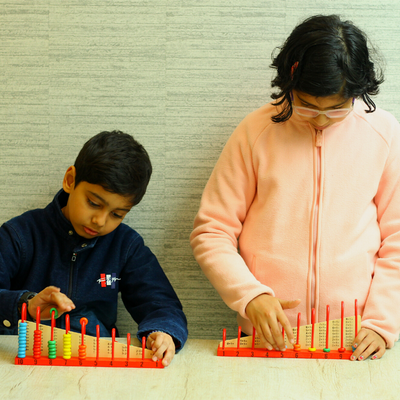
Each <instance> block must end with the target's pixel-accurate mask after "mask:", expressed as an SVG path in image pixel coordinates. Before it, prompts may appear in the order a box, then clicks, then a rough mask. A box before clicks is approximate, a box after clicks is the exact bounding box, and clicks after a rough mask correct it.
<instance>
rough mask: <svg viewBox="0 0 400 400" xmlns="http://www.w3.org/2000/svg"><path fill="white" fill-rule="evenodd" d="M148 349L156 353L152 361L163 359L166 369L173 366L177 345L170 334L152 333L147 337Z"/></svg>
mask: <svg viewBox="0 0 400 400" xmlns="http://www.w3.org/2000/svg"><path fill="white" fill-rule="evenodd" d="M147 348H148V349H151V350H152V351H153V352H154V354H153V358H152V360H153V361H158V360H161V359H162V364H163V365H164V367H166V366H167V365H169V364H171V361H172V359H173V358H174V355H175V343H174V341H173V340H172V337H171V336H170V335H168V333H164V332H153V333H151V334H150V335H149V336H148V337H147Z"/></svg>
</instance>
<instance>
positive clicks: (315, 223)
mask: <svg viewBox="0 0 400 400" xmlns="http://www.w3.org/2000/svg"><path fill="white" fill-rule="evenodd" d="M321 147H322V131H320V130H318V131H316V132H315V150H314V151H315V161H316V162H315V168H314V174H315V175H314V176H315V178H314V182H315V184H314V199H313V212H312V222H311V223H312V225H311V229H312V237H311V257H310V259H311V265H310V268H311V271H310V274H309V288H310V291H309V293H308V294H307V303H308V307H307V320H308V323H311V310H312V309H313V308H315V311H316V315H318V306H319V300H318V295H317V294H318V290H319V270H318V265H317V264H318V263H317V259H318V254H319V251H318V248H319V229H318V228H319V219H320V218H319V210H320V206H321V199H322V193H321V182H322V169H321Z"/></svg>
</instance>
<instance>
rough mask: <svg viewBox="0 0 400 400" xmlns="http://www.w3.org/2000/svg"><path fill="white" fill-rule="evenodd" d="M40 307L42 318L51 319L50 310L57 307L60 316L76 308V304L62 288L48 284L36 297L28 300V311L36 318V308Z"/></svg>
mask: <svg viewBox="0 0 400 400" xmlns="http://www.w3.org/2000/svg"><path fill="white" fill-rule="evenodd" d="M37 307H40V319H43V320H45V319H50V318H51V315H50V310H51V309H52V308H55V309H57V311H58V316H61V315H62V314H64V313H65V312H69V311H71V310H73V309H74V308H75V304H74V303H73V302H72V300H71V299H69V298H68V297H67V296H66V295H65V294H63V293H61V292H60V288H57V287H55V286H48V287H47V288H46V289H43V290H42V291H41V292H39V293H38V294H37V295H36V296H35V297H33V298H32V299H30V300H29V301H28V308H27V311H28V312H29V314H30V316H31V317H32V318H33V319H34V320H35V319H36V310H37Z"/></svg>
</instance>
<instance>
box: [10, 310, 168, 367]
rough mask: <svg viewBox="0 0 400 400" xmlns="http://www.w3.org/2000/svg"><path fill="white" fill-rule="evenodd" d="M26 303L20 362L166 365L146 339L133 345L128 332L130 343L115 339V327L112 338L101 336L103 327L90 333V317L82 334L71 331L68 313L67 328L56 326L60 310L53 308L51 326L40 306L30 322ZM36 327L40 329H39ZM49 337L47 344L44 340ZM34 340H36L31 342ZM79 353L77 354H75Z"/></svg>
mask: <svg viewBox="0 0 400 400" xmlns="http://www.w3.org/2000/svg"><path fill="white" fill-rule="evenodd" d="M26 313H27V310H26V304H23V305H22V312H21V321H20V322H19V332H18V355H17V356H16V357H15V364H16V365H46V366H65V367H73V366H80V367H121V368H164V366H163V364H162V362H161V361H153V360H152V356H153V352H152V351H150V350H148V349H146V338H145V337H143V338H142V347H141V348H140V347H136V346H133V345H131V336H130V334H129V333H128V334H127V338H126V340H127V344H123V343H119V342H117V341H116V340H115V329H113V330H112V338H111V341H110V340H106V339H100V327H99V325H97V327H96V337H94V336H89V335H86V325H87V323H88V320H87V319H86V318H81V320H80V324H81V333H80V334H79V333H77V332H71V331H70V320H69V315H68V314H66V315H65V326H66V329H65V330H63V329H59V328H56V327H55V320H56V318H57V317H58V315H57V314H58V313H57V310H56V309H55V308H52V309H51V310H50V315H51V326H47V325H42V324H40V308H39V307H38V308H37V311H36V322H29V321H26ZM35 328H36V329H35ZM60 337H62V346H57V338H60ZM45 339H48V340H47V347H46V346H44V343H45V342H46V340H45ZM31 342H33V343H31ZM73 354H75V355H73Z"/></svg>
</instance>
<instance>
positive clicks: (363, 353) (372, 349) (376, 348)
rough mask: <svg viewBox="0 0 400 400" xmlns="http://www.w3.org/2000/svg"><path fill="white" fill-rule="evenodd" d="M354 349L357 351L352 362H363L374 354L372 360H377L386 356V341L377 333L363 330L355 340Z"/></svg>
mask: <svg viewBox="0 0 400 400" xmlns="http://www.w3.org/2000/svg"><path fill="white" fill-rule="evenodd" d="M353 348H356V349H355V350H354V353H353V355H352V356H351V357H350V360H352V361H354V360H360V361H363V360H365V359H366V358H368V357H369V356H370V355H371V354H373V353H375V354H374V355H373V356H372V360H375V359H376V358H381V357H382V356H383V355H384V354H385V351H386V342H385V339H383V337H382V336H381V335H379V334H378V333H376V332H375V331H373V330H371V329H367V328H362V329H361V330H360V332H358V335H357V337H356V338H355V339H354V342H353Z"/></svg>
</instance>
